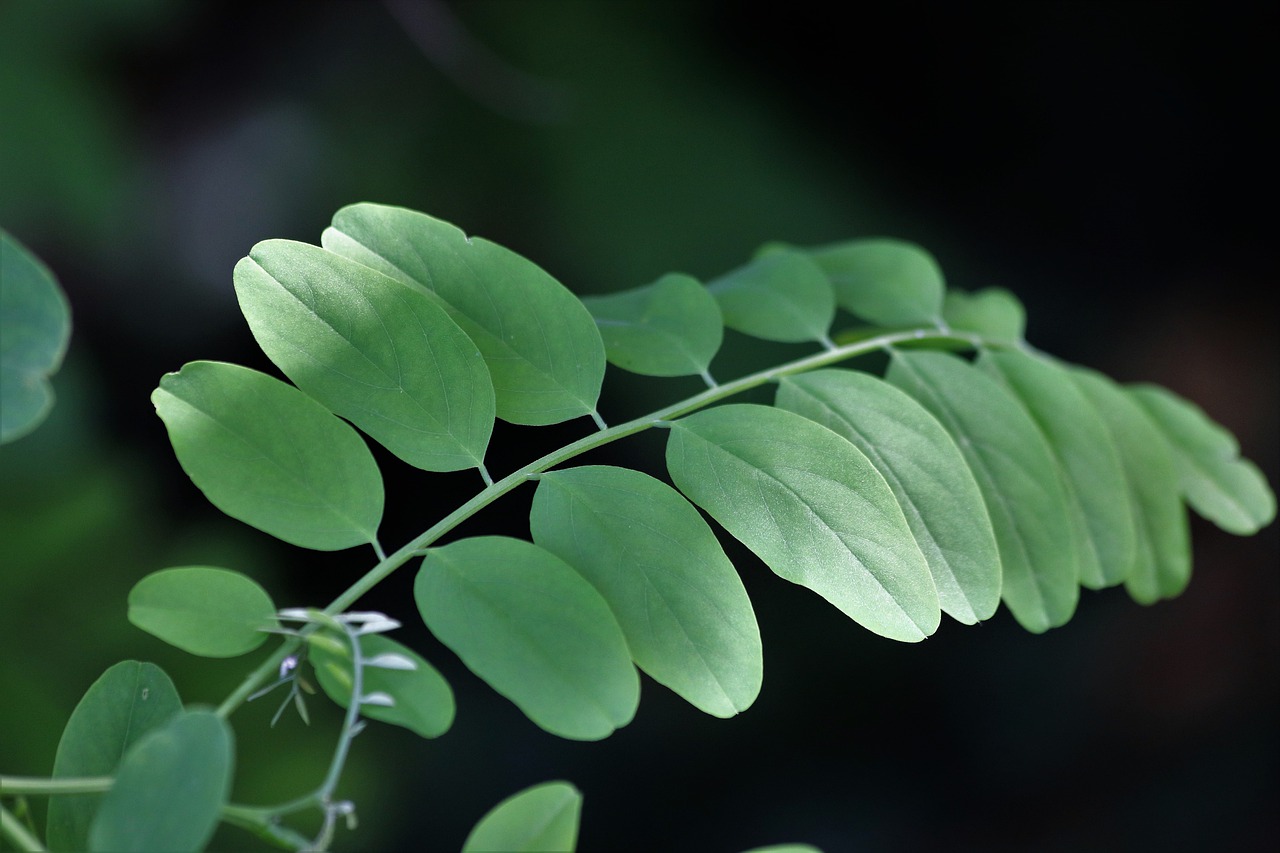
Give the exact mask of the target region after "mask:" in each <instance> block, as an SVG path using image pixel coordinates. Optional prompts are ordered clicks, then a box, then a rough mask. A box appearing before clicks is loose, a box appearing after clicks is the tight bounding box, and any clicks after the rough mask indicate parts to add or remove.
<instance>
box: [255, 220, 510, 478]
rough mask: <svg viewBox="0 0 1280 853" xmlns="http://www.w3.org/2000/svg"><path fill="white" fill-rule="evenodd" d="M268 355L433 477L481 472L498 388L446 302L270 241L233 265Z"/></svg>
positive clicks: (323, 255)
mask: <svg viewBox="0 0 1280 853" xmlns="http://www.w3.org/2000/svg"><path fill="white" fill-rule="evenodd" d="M235 285H236V295H237V296H238V297H239V300H240V308H241V310H242V311H243V312H244V316H245V319H247V320H248V321H249V328H250V329H252V330H253V336H254V337H255V338H256V339H257V341H258V344H259V345H260V346H261V347H262V349H263V351H264V352H265V353H266V354H267V355H268V356H270V357H271V360H272V361H274V362H275V363H276V364H277V365H278V366H279V367H280V369H281V370H283V371H284V373H285V375H286V376H288V377H289V378H290V379H291V380H293V382H294V384H295V385H297V386H298V387H299V388H301V389H302V390H303V391H305V392H306V393H308V394H310V395H311V396H312V397H314V398H315V399H317V400H319V401H320V402H321V403H323V404H324V405H325V406H327V407H328V408H329V410H330V411H332V412H334V413H335V414H338V415H341V416H342V417H344V418H346V419H347V420H349V421H351V422H352V423H354V424H355V425H356V426H358V427H359V428H360V429H362V430H364V431H365V432H366V433H368V434H369V435H370V436H372V437H373V438H374V439H375V440H377V441H378V442H379V443H381V444H382V445H383V446H384V447H386V448H387V449H388V450H390V451H391V452H392V453H394V454H395V455H396V456H398V457H400V458H401V459H403V460H404V461H405V462H408V463H409V464H410V465H415V466H417V467H418V468H422V469H424V470H427V471H459V470H462V469H465V468H475V467H478V466H480V465H481V464H482V463H483V460H484V453H485V448H486V446H487V445H488V443H489V436H490V434H491V433H492V432H493V419H494V402H493V383H492V382H490V380H489V369H488V368H487V367H486V366H485V363H484V359H483V357H482V356H481V355H480V351H479V350H478V349H476V346H475V344H474V343H472V341H471V338H469V337H467V334H466V332H464V331H462V329H460V328H459V327H458V324H457V323H455V322H453V320H451V319H450V318H449V315H448V314H447V313H446V312H445V310H444V309H443V308H442V307H440V305H439V303H438V301H436V300H433V299H431V298H430V297H428V296H426V295H425V294H423V293H422V292H421V291H419V290H416V289H414V288H412V287H406V286H405V285H404V284H402V283H401V282H399V281H396V280H395V279H391V278H388V277H387V276H385V275H383V274H381V273H379V272H376V271H374V270H372V269H370V268H369V267H367V266H364V265H363V264H358V263H356V262H355V261H352V260H349V259H347V258H344V257H342V256H340V255H335V254H334V253H333V252H328V251H325V250H324V249H321V248H319V247H317V246H308V245H307V244H305V243H295V242H292V241H290V240H268V241H266V242H263V243H259V244H258V245H256V246H254V247H253V250H252V251H251V252H250V253H249V257H247V258H243V259H241V261H240V262H239V263H238V264H236V268H235Z"/></svg>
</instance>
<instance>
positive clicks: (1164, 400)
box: [1127, 384, 1276, 536]
mask: <svg viewBox="0 0 1280 853" xmlns="http://www.w3.org/2000/svg"><path fill="white" fill-rule="evenodd" d="M1127 390H1128V392H1129V394H1130V395H1131V396H1132V397H1133V398H1134V399H1135V400H1137V401H1138V403H1139V404H1140V405H1141V406H1142V408H1143V409H1144V410H1146V413H1147V414H1148V415H1149V416H1150V417H1151V418H1152V420H1154V421H1155V423H1156V426H1158V427H1159V428H1160V431H1161V432H1162V433H1164V436H1165V438H1166V439H1168V441H1169V447H1170V449H1171V450H1172V451H1173V464H1174V467H1175V469H1176V470H1177V472H1178V486H1179V489H1180V490H1181V492H1182V494H1183V496H1184V497H1185V498H1186V500H1187V503H1188V504H1190V505H1191V508H1192V509H1194V510H1195V511H1196V512H1197V513H1199V514H1200V515H1201V516H1203V517H1204V518H1206V519H1208V520H1209V521H1212V522H1213V523H1214V524H1216V525H1218V526H1219V527H1221V528H1222V529H1223V530H1225V531H1227V532H1228V533H1236V534H1239V535H1241V536H1249V535H1252V534H1254V533H1257V532H1258V531H1259V530H1261V529H1262V528H1264V527H1266V526H1267V525H1268V524H1270V523H1271V522H1272V521H1273V520H1274V519H1275V517H1276V496H1275V493H1274V492H1272V491H1271V487H1270V486H1269V485H1268V484H1267V478H1266V477H1265V476H1264V475H1263V474H1262V472H1261V471H1259V470H1258V468H1257V466H1256V465H1254V464H1253V463H1252V462H1250V461H1249V460H1247V459H1243V458H1241V457H1240V445H1239V443H1238V442H1237V441H1236V439H1235V436H1233V435H1232V434H1231V433H1230V432H1228V431H1227V430H1226V429H1224V428H1223V427H1221V426H1220V425H1218V424H1216V423H1214V422H1213V421H1212V420H1210V418H1209V416H1208V415H1206V414H1205V413H1204V410H1203V409H1201V408H1200V407H1199V406H1197V405H1195V404H1194V403H1192V402H1190V401H1189V400H1186V399H1184V398H1182V397H1180V396H1178V395H1177V394H1174V393H1173V392H1172V391H1170V390H1169V389H1167V388H1161V387H1159V386H1157V385H1147V384H1142V385H1133V386H1129V387H1128V388H1127Z"/></svg>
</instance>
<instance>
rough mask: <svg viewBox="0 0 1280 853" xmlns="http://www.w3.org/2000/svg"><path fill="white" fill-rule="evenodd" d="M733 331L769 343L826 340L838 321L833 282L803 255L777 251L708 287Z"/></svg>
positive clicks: (717, 280)
mask: <svg viewBox="0 0 1280 853" xmlns="http://www.w3.org/2000/svg"><path fill="white" fill-rule="evenodd" d="M707 290H708V291H710V293H711V295H712V296H714V297H715V300H716V302H718V303H719V304H720V311H721V312H722V313H723V314H724V323H725V325H726V326H728V327H729V328H731V329H735V330H737V331H739V332H742V333H743V334H747V335H752V336H753V337H757V338H763V339H765V340H767V341H783V342H787V343H800V342H804V341H825V340H827V332H828V331H829V330H830V329H831V321H832V320H834V319H835V314H836V298H835V292H834V291H833V290H832V289H831V283H830V282H829V281H828V280H827V277H826V276H825V275H823V273H822V269H821V268H820V267H818V265H817V264H815V263H814V262H813V261H812V260H810V259H809V257H808V256H807V255H805V254H804V253H803V252H794V251H785V250H784V251H778V252H770V253H768V254H766V255H762V256H758V257H756V258H755V259H754V260H752V261H751V262H750V263H748V264H746V265H744V266H741V267H738V268H737V269H736V270H733V271H732V272H729V273H726V274H725V275H722V276H720V277H719V278H717V279H715V280H714V281H710V282H708V283H707Z"/></svg>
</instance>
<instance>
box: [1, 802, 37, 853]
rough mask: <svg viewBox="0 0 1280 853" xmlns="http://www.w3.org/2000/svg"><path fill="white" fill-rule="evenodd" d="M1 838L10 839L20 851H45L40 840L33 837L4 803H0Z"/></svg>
mask: <svg viewBox="0 0 1280 853" xmlns="http://www.w3.org/2000/svg"><path fill="white" fill-rule="evenodd" d="M0 838H7V839H9V841H11V842H12V843H13V846H14V847H15V848H17V849H18V850H27V851H43V850H44V849H45V847H44V845H43V844H41V843H40V839H38V838H36V837H35V836H34V835H32V834H31V833H30V831H28V830H27V828H26V827H25V826H23V825H22V821H20V820H18V818H17V817H15V816H14V814H13V812H11V811H9V810H8V809H6V808H5V807H4V804H3V803H0Z"/></svg>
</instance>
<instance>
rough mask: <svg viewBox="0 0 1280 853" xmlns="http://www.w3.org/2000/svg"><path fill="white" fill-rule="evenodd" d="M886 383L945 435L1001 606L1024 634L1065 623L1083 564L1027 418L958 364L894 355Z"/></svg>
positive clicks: (1051, 465)
mask: <svg viewBox="0 0 1280 853" xmlns="http://www.w3.org/2000/svg"><path fill="white" fill-rule="evenodd" d="M886 378H887V379H888V380H889V381H890V382H891V383H893V384H894V385H897V386H898V387H899V388H901V389H902V390H904V391H906V392H907V393H908V394H910V395H911V396H912V397H915V398H916V400H917V401H919V402H920V403H921V404H922V405H923V406H924V407H925V408H926V409H928V410H929V411H930V412H931V413H932V414H933V416H934V417H936V418H937V419H938V420H939V421H941V422H942V425H943V426H944V427H946V428H947V431H948V432H950V433H951V437H952V438H953V439H955V441H956V444H957V445H958V446H959V447H960V452H961V453H963V454H964V457H965V460H966V461H967V462H968V463H969V468H970V470H972V471H973V474H974V478H975V479H976V480H977V481H978V488H979V489H980V490H981V491H982V497H983V500H984V501H985V502H986V505H987V513H988V514H989V515H990V517H991V526H992V529H993V530H994V531H995V534H996V545H997V546H998V547H999V550H1000V565H1001V567H1002V575H1003V576H1002V579H1001V593H1000V594H1001V598H1002V599H1003V601H1004V602H1005V604H1006V605H1007V606H1008V608H1009V610H1010V612H1011V613H1013V616H1014V618H1015V619H1017V620H1018V622H1019V624H1021V625H1022V626H1023V627H1024V628H1026V629H1027V630H1028V631H1034V632H1037V633H1039V632H1042V631H1046V630H1048V629H1049V628H1053V627H1055V626H1058V625H1062V624H1064V623H1065V622H1067V621H1068V620H1069V619H1070V618H1071V615H1072V613H1074V612H1075V607H1076V602H1077V601H1078V600H1079V597H1080V587H1079V578H1080V570H1079V564H1080V560H1079V556H1078V555H1077V553H1076V548H1077V542H1076V539H1075V535H1074V529H1073V525H1072V522H1071V517H1070V504H1069V503H1068V500H1067V494H1066V489H1065V487H1064V485H1063V481H1062V473H1061V471H1060V470H1059V468H1058V463H1057V460H1056V459H1055V458H1054V456H1053V452H1052V451H1051V450H1050V449H1049V444H1048V442H1047V441H1046V440H1045V437H1044V436H1043V435H1042V434H1041V432H1040V430H1039V428H1038V427H1036V425H1035V422H1034V421H1032V420H1031V416H1030V415H1028V414H1027V412H1026V410H1025V409H1024V408H1023V407H1022V406H1021V404H1019V403H1018V401H1017V400H1016V399H1014V397H1013V396H1012V395H1011V394H1010V393H1009V392H1008V391H1007V390H1005V388H1004V387H1003V386H1002V385H1000V383H998V382H997V381H996V380H995V379H993V378H991V377H990V376H988V375H987V374H986V373H984V372H982V371H980V370H978V369H977V368H975V367H973V366H972V365H970V364H968V363H966V362H965V361H963V360H962V359H960V358H957V357H956V356H953V355H949V354H947V353H940V352H915V351H913V352H902V351H900V350H894V352H893V358H892V360H891V361H890V363H889V370H888V372H887V374H886Z"/></svg>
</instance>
